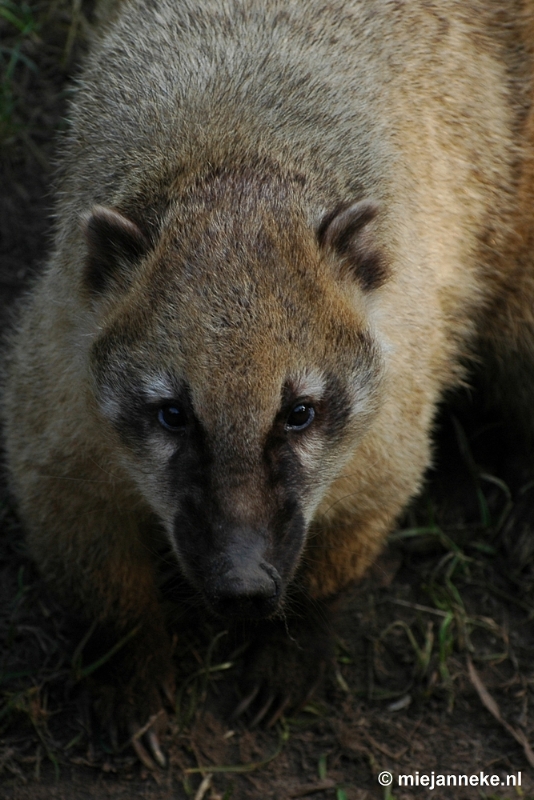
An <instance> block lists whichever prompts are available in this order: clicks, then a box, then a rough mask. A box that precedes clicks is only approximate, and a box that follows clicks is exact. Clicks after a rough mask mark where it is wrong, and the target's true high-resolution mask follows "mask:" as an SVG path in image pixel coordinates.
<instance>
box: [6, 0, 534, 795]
mask: <svg viewBox="0 0 534 800" xmlns="http://www.w3.org/2000/svg"><path fill="white" fill-rule="evenodd" d="M5 9H7V11H8V13H7V14H2V13H0V36H1V37H2V40H1V42H0V44H1V46H2V48H3V49H2V50H1V51H0V53H1V54H2V58H3V59H4V67H6V71H5V73H4V74H5V78H2V81H3V84H2V92H3V95H2V98H3V99H2V103H3V106H2V119H1V123H2V126H3V128H2V131H1V133H2V144H1V147H2V151H1V158H2V177H1V180H0V315H1V319H2V323H3V325H4V326H5V325H6V324H7V320H8V317H10V316H11V314H10V312H11V310H12V307H13V303H14V300H15V298H16V297H17V296H19V294H20V293H21V292H22V291H23V290H24V287H25V286H26V285H27V283H28V280H29V279H30V278H31V275H32V273H34V272H35V271H36V270H38V269H39V268H40V266H41V265H42V263H43V261H44V259H45V257H46V252H47V249H48V246H49V233H50V228H51V218H50V214H51V207H52V198H51V194H50V186H51V163H52V161H53V153H54V144H53V142H54V136H55V133H56V131H57V129H58V128H61V127H62V125H63V123H62V121H61V120H62V114H64V112H65V101H66V96H67V93H68V88H66V87H68V81H69V80H70V79H71V77H72V74H73V72H75V64H76V61H77V58H78V56H79V50H80V48H79V45H78V44H77V43H78V42H79V41H80V40H83V33H84V30H85V27H86V16H83V15H80V11H79V9H80V6H79V4H78V3H72V4H71V3H70V2H69V3H67V2H63V1H62V0H57V2H55V3H50V2H41V3H31V4H29V5H28V6H24V5H20V4H19V5H15V4H11V3H9V2H7V0H0V12H2V10H5ZM83 12H84V14H85V15H88V14H89V11H88V10H87V8H86V7H85V6H83ZM23 13H24V14H26V16H25V17H24V20H25V23H24V24H25V25H26V27H25V28H23V27H21V25H20V24H19V26H18V27H17V26H16V25H15V24H14V23H13V22H12V20H11V18H10V16H9V14H11V16H13V15H15V17H16V19H18V20H19V22H20V20H21V19H22V17H23ZM17 14H18V16H16V15H17ZM28 26H29V27H28ZM32 26H33V27H32ZM13 53H15V56H16V57H15V56H13ZM13 58H15V63H14V64H13V63H12V60H13ZM6 65H7V66H9V65H11V66H10V71H9V74H8V71H7V66H6ZM21 424H24V420H21ZM438 433H439V437H438V438H439V440H440V443H441V444H440V449H439V450H438V454H439V455H438V458H437V469H436V470H435V471H434V472H433V473H432V475H429V488H428V490H427V492H426V493H425V496H424V497H423V498H421V499H420V500H419V501H418V502H417V504H415V505H414V507H413V508H412V509H411V510H410V511H409V513H408V514H407V515H406V518H405V519H404V520H403V521H402V524H401V526H400V527H399V530H398V531H397V532H395V533H394V534H393V536H392V538H391V544H390V546H389V549H388V550H387V552H386V553H385V554H384V556H383V557H382V558H381V559H380V561H379V562H378V564H377V565H376V566H375V568H374V569H373V571H372V574H371V575H370V576H369V577H368V579H367V580H366V581H365V582H364V583H363V584H362V585H360V586H358V587H355V588H354V589H353V590H352V591H351V592H350V593H349V594H348V597H347V603H346V605H345V607H344V609H343V611H342V612H340V619H339V626H338V628H337V632H336V636H337V648H336V661H335V663H334V664H332V666H331V669H330V671H329V673H328V675H327V678H326V681H325V686H324V687H323V689H322V690H320V691H319V692H318V694H317V696H316V697H315V698H313V700H312V701H311V702H310V703H309V704H308V706H306V707H305V709H303V710H302V712H301V713H299V714H298V715H297V716H295V717H294V718H286V719H283V720H282V721H281V722H280V723H278V725H277V727H276V729H274V730H268V731H265V730H247V728H246V726H245V725H243V724H239V725H234V724H232V723H231V722H230V720H229V710H230V709H231V708H232V707H233V705H234V704H235V702H236V700H237V698H238V696H239V677H240V671H241V670H242V668H243V666H242V661H241V658H240V656H239V655H235V654H234V655H232V654H231V653H230V654H229V653H228V652H226V651H225V648H224V643H225V637H224V634H223V633H222V632H221V631H219V630H217V629H215V628H213V627H212V626H211V624H210V623H209V622H206V621H204V622H202V623H201V624H198V620H193V621H191V625H189V626H188V627H185V628H183V629H180V630H179V631H177V635H176V663H177V683H178V686H179V697H178V703H177V712H176V714H175V715H174V716H173V717H172V718H171V720H170V726H169V731H168V734H167V736H166V738H165V740H164V745H165V749H166V752H167V753H168V756H169V762H170V764H169V767H168V768H167V769H166V770H161V771H159V772H157V773H151V772H149V771H147V770H146V769H145V768H144V767H142V766H141V765H140V764H139V763H138V762H137V761H136V759H135V757H134V755H133V751H132V750H131V747H129V746H126V747H124V748H123V750H122V751H121V752H119V753H112V752H110V748H109V747H108V745H107V744H106V742H105V741H102V740H99V739H98V738H97V739H96V740H95V738H94V736H92V735H91V734H90V732H89V731H88V730H87V726H86V723H85V718H84V716H83V715H82V714H81V712H80V704H79V698H80V693H81V692H82V691H83V681H80V675H79V669H78V665H77V662H76V659H75V658H73V651H72V646H71V644H70V643H69V634H68V631H67V625H66V622H65V619H64V615H63V613H62V611H61V609H60V608H59V607H58V606H57V603H56V601H55V600H54V598H53V595H52V594H51V592H50V591H49V589H48V588H47V587H45V586H44V585H43V583H42V581H41V580H40V578H39V576H38V574H37V573H36V571H35V569H34V567H33V566H32V564H31V562H30V561H29V559H28V558H27V556H26V554H25V548H24V539H23V535H22V531H21V528H20V525H19V523H18V521H17V518H16V511H15V509H14V508H13V506H12V503H11V501H10V499H9V496H8V493H7V489H6V488H5V481H3V482H2V485H1V488H0V525H1V529H0V797H1V798H6V800H7V799H8V798H9V800H30V798H31V799H32V800H37V799H38V798H39V799H41V798H42V799H43V800H44V798H58V800H59V799H60V798H61V799H63V798H64V799H65V800H82V798H107V797H113V798H115V797H116V798H119V797H125V798H131V797H139V798H154V799H155V798H162V799H163V798H177V799H178V798H195V800H203V799H204V798H205V799H206V800H223V798H224V800H228V799H229V798H232V799H233V800H242V798H278V799H279V800H289V798H296V797H312V798H316V799H317V800H327V798H328V799H329V800H334V799H335V800H371V798H382V800H408V798H412V797H415V798H418V797H426V796H431V797H434V798H458V799H459V800H463V798H486V800H493V799H496V798H507V799H508V800H512V798H523V799H526V798H530V800H533V799H534V754H533V752H532V747H534V711H533V708H534V666H533V664H534V566H533V562H534V559H533V552H532V551H533V548H532V542H533V541H534V537H532V535H530V536H529V535H526V534H525V532H526V533H527V534H530V532H531V531H530V529H531V528H532V524H533V522H532V521H533V517H534V514H533V513H532V511H530V512H529V507H532V502H534V501H533V500H532V499H531V500H530V503H529V488H528V483H527V482H526V480H527V478H528V477H529V476H526V477H525V475H523V473H522V471H521V469H520V468H519V466H518V463H519V461H518V457H517V453H516V448H515V446H514V445H511V444H510V441H509V439H508V437H507V434H506V429H505V428H503V426H502V424H501V421H499V420H498V419H494V418H491V417H489V416H488V415H487V414H486V413H485V412H484V414H482V412H481V410H480V408H479V407H478V409H477V407H475V410H474V411H471V410H466V407H465V403H464V401H463V400H462V401H461V402H459V403H457V404H456V406H455V408H454V412H451V411H444V412H443V414H442V417H441V420H440V422H439V425H438ZM82 634H83V632H79V636H80V637H81V636H82ZM529 743H530V744H529ZM384 771H388V772H390V773H391V774H392V776H393V778H392V784H391V786H382V785H380V783H379V776H381V775H382V780H383V781H384ZM432 773H434V776H433V781H434V783H435V784H437V785H436V786H435V788H433V789H431V788H430V786H425V785H424V781H425V779H426V776H428V780H429V781H432ZM519 774H520V776H521V785H520V786H519V785H516V786H514V785H513V781H512V779H511V778H508V777H507V776H512V777H513V779H514V780H515V781H516V783H517V781H518V776H519ZM403 775H406V776H410V778H408V779H407V783H408V785H407V786H406V785H399V777H400V776H403ZM453 775H454V776H456V777H457V776H460V775H462V776H466V775H467V776H475V777H477V778H478V785H475V784H474V783H472V784H471V785H470V786H467V787H466V786H461V787H458V786H456V787H453V786H451V785H449V786H448V787H447V786H445V787H442V786H440V785H439V783H440V778H439V776H445V780H446V776H453ZM490 776H495V777H494V781H498V783H497V785H495V784H494V785H491V783H490ZM385 777H386V780H387V775H386V776H385ZM481 778H482V782H481ZM410 779H413V781H414V785H413V786H411V785H410ZM418 779H419V786H417V785H416V784H417V781H418ZM507 781H509V782H510V785H508V786H507V785H506V784H507ZM421 783H423V785H421Z"/></svg>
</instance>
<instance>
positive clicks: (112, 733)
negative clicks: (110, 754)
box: [109, 722, 119, 753]
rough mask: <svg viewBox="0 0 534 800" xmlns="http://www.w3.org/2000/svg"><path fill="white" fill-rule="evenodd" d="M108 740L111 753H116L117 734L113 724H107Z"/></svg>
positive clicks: (117, 744) (117, 747)
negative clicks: (111, 749)
mask: <svg viewBox="0 0 534 800" xmlns="http://www.w3.org/2000/svg"><path fill="white" fill-rule="evenodd" d="M109 738H110V741H111V747H112V748H113V751H114V752H115V753H117V752H118V750H119V734H118V731H117V726H116V724H115V723H114V722H110V723H109Z"/></svg>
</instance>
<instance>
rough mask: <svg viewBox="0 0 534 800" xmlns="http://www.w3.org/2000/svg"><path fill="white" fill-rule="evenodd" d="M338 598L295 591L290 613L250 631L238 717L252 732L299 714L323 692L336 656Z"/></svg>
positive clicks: (235, 711) (237, 707)
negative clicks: (291, 713)
mask: <svg viewBox="0 0 534 800" xmlns="http://www.w3.org/2000/svg"><path fill="white" fill-rule="evenodd" d="M337 606H338V599H337V598H336V597H331V598H326V599H319V600H315V599H313V598H311V597H310V596H309V594H308V593H307V592H306V591H305V590H304V588H303V587H301V588H298V589H293V591H292V592H291V596H290V597H289V598H288V600H287V601H286V605H285V610H284V611H283V612H282V613H280V614H278V615H277V616H276V617H275V618H274V619H270V620H264V621H262V623H261V625H258V626H255V627H251V628H250V629H249V630H247V631H246V637H247V640H248V641H249V646H248V648H247V651H246V655H245V664H244V670H243V677H242V680H241V699H240V701H239V703H238V704H237V706H236V707H235V709H234V711H233V715H232V716H233V718H234V719H237V718H239V717H242V716H246V717H247V720H248V724H249V726H250V727H251V728H254V727H256V726H257V725H260V724H263V725H266V726H267V727H272V726H273V725H274V724H275V723H276V722H277V721H278V720H279V719H280V717H281V716H282V714H283V713H284V712H285V711H298V710H300V709H302V708H303V707H304V705H305V704H306V703H307V701H308V700H309V699H310V698H311V697H312V696H313V694H314V693H315V691H316V690H317V689H318V688H319V686H320V684H321V682H322V679H323V677H324V674H325V671H326V669H327V668H328V666H329V665H330V663H331V662H332V660H333V657H334V641H335V639H334V629H335V619H336V610H337Z"/></svg>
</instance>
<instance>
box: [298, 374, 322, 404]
mask: <svg viewBox="0 0 534 800" xmlns="http://www.w3.org/2000/svg"><path fill="white" fill-rule="evenodd" d="M291 385H292V387H293V391H294V392H295V396H296V397H310V398H311V399H312V400H315V401H316V402H318V401H319V400H320V399H321V397H322V396H323V392H324V390H325V386H326V381H325V378H324V376H323V375H322V374H321V373H320V372H319V371H318V370H313V369H309V370H305V371H304V372H301V373H298V374H297V375H294V376H292V378H291Z"/></svg>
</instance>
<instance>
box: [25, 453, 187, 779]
mask: <svg viewBox="0 0 534 800" xmlns="http://www.w3.org/2000/svg"><path fill="white" fill-rule="evenodd" d="M88 461H89V462H90V463H92V462H91V460H90V459H89V460H88ZM71 466H72V465H71ZM54 471H56V472H58V470H57V467H56V469H55V470H54V468H53V467H52V466H49V467H48V468H47V469H46V470H44V469H43V468H41V470H40V471H36V470H31V469H28V471H27V472H26V475H25V489H26V491H25V492H24V493H22V492H20V493H19V496H20V495H21V494H22V495H23V497H24V502H23V504H22V512H23V516H24V517H25V521H26V525H27V528H28V542H29V547H30V551H31V553H32V555H33V557H34V559H35V561H36V562H37V565H38V566H39V568H40V570H41V572H42V574H43V575H44V576H45V578H46V579H47V580H48V582H49V584H50V586H51V587H52V588H53V589H54V590H55V591H56V592H57V594H58V595H59V597H60V599H61V600H62V602H63V603H64V605H65V607H66V608H67V609H69V610H70V611H71V612H72V615H73V617H74V618H75V619H77V620H81V622H82V624H83V626H84V627H83V630H84V632H85V631H88V630H91V635H90V638H89V640H88V642H87V643H85V644H84V646H83V648H82V650H81V653H79V654H78V655H79V656H80V659H81V664H78V673H79V674H81V675H84V674H85V675H90V677H89V678H88V681H87V683H86V693H85V694H87V691H88V693H89V695H90V699H91V705H92V710H93V711H94V712H96V716H97V718H98V720H99V722H100V724H101V725H102V726H103V727H104V728H105V729H106V728H107V730H108V731H109V733H110V735H111V738H112V741H113V739H116V738H117V737H116V735H115V736H114V735H113V734H114V732H116V731H119V732H120V735H121V736H122V737H124V736H125V735H126V736H129V737H132V743H133V745H134V748H135V750H136V752H137V754H138V756H139V758H140V759H141V760H142V761H143V762H144V763H145V764H146V765H147V766H151V767H152V766H154V763H153V760H152V758H151V756H150V755H149V754H148V752H147V751H146V749H145V747H144V746H143V744H142V741H141V737H139V736H138V735H136V734H137V733H138V731H139V730H140V729H141V728H142V727H144V726H145V725H146V724H147V722H148V721H149V720H150V719H153V720H154V724H153V725H152V726H150V727H149V728H148V730H147V731H146V733H145V736H144V741H145V743H146V744H147V745H148V747H149V749H150V751H151V753H152V755H153V757H154V759H155V760H156V761H157V762H158V763H159V764H160V765H163V764H164V762H165V759H164V756H163V754H162V752H161V748H160V746H159V741H158V730H157V723H161V721H162V720H163V719H164V714H163V713H162V712H163V708H164V703H165V700H166V699H169V700H170V701H171V702H172V695H173V689H174V670H173V664H172V660H171V644H170V639H169V636H168V633H167V630H166V626H165V621H164V618H163V613H162V608H161V605H160V603H159V598H158V591H157V587H156V584H155V576H154V566H153V563H152V558H151V551H152V550H153V549H154V545H153V544H151V543H150V542H148V541H147V540H146V534H145V531H146V530H150V524H151V522H152V521H151V519H150V515H149V514H148V513H147V512H145V511H144V509H141V508H139V500H138V498H134V497H130V498H128V497H126V496H123V495H124V493H123V492H121V487H120V486H118V485H117V484H116V483H114V481H113V479H112V478H111V477H110V478H109V480H108V479H105V480H103V477H102V473H101V472H100V474H98V471H96V470H95V469H88V468H87V467H83V466H80V464H76V466H75V467H73V468H71V469H69V468H68V467H67V462H66V461H65V460H63V467H62V469H61V476H59V475H58V477H51V475H52V474H53V472H54ZM44 472H46V475H44V474H43V473H44ZM89 473H90V477H89ZM74 475H75V476H76V478H74V477H71V479H69V477H68V476H74ZM85 635H86V634H85ZM117 645H120V646H119V647H118V649H117V651H116V652H115V653H114V654H113V655H112V656H111V657H109V654H110V653H112V651H113V649H114V648H117ZM100 660H102V661H103V664H102V666H100V667H99V668H97V669H94V670H93V667H94V665H95V664H97V663H98V662H99V661H100ZM160 727H161V726H160Z"/></svg>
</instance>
